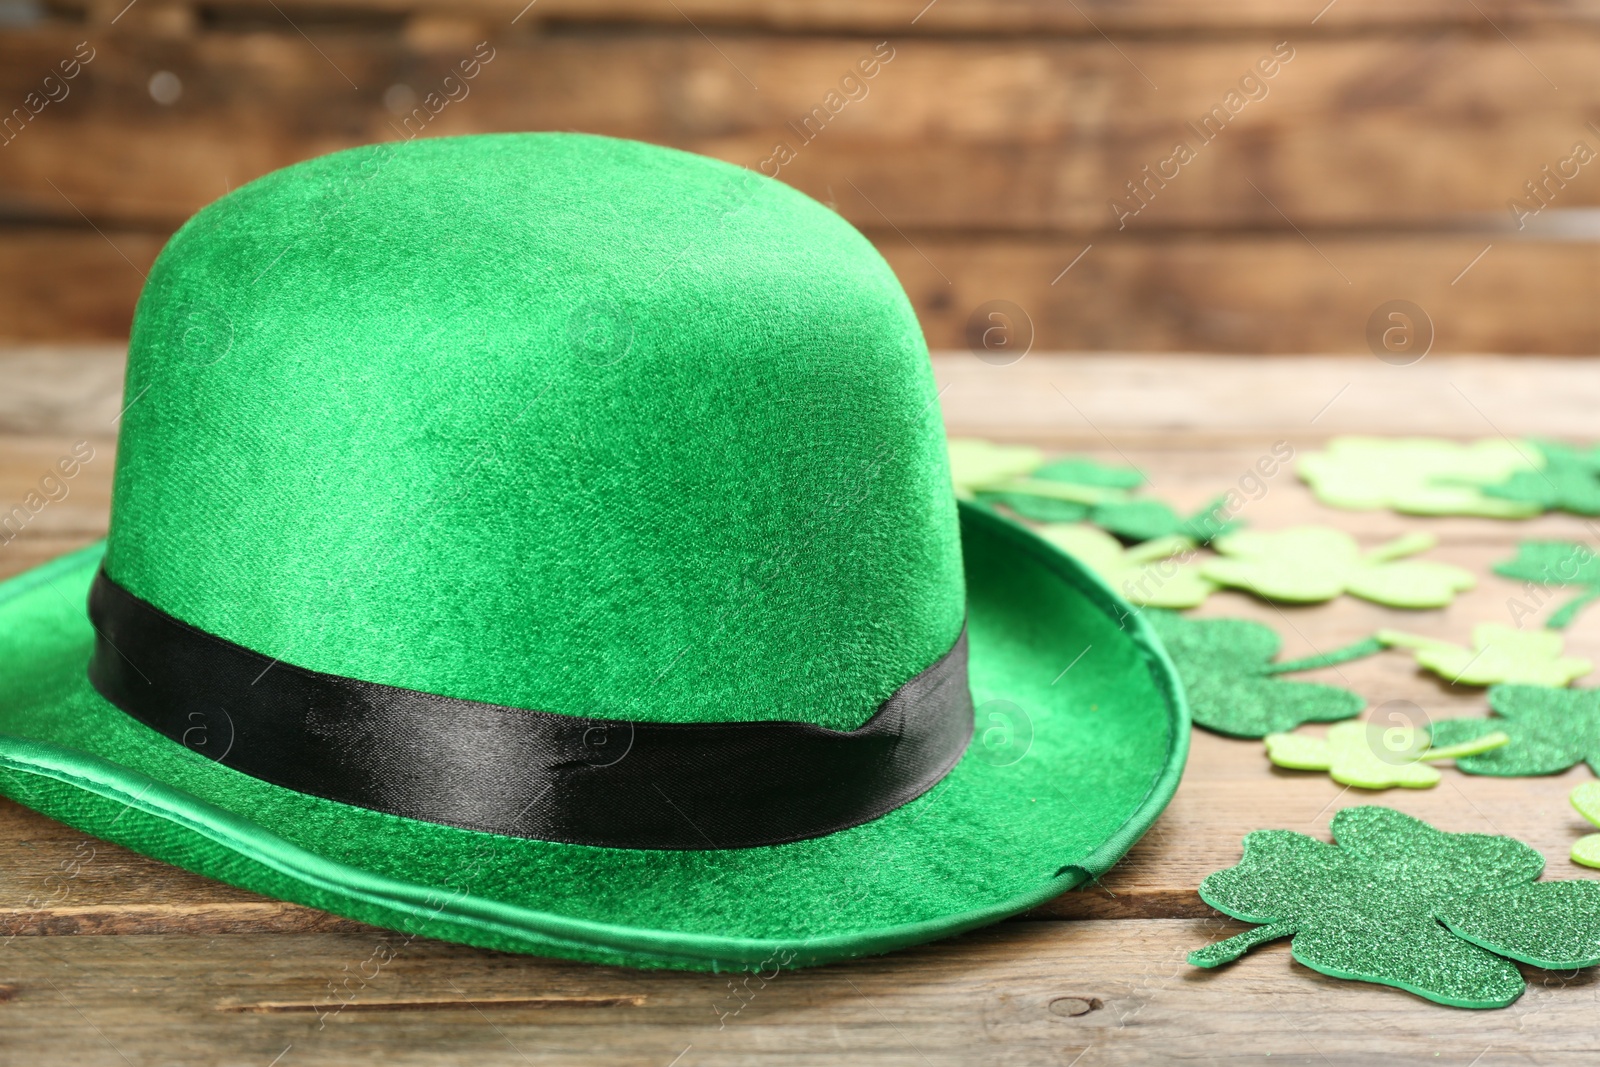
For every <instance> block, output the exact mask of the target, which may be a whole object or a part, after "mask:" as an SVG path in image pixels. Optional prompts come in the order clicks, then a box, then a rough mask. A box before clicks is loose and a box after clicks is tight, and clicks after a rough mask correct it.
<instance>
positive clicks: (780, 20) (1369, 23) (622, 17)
mask: <svg viewBox="0 0 1600 1067" xmlns="http://www.w3.org/2000/svg"><path fill="white" fill-rule="evenodd" d="M51 6H52V7H55V8H60V9H64V10H72V11H77V12H81V13H82V14H83V15H85V16H86V17H87V18H88V19H89V21H90V22H91V23H92V24H96V25H100V24H108V23H110V22H111V20H112V19H113V18H115V17H116V16H117V15H118V14H119V13H120V12H121V11H122V6H123V5H121V4H119V3H117V2H116V0H56V2H55V3H53V4H52V5H51ZM140 6H142V7H143V6H149V7H160V6H163V5H158V4H151V5H140ZM164 6H166V7H168V8H172V7H176V8H180V9H181V8H187V7H190V6H191V5H189V4H187V3H168V4H166V5H164ZM272 6H276V7H279V8H281V9H283V10H284V11H287V12H291V13H293V15H294V17H295V18H297V19H307V18H309V19H313V20H317V21H328V20H338V19H341V18H342V19H354V18H361V17H366V18H372V17H374V16H376V17H384V16H422V17H428V16H436V15H440V14H446V15H449V16H451V17H456V18H461V17H470V18H477V19H481V20H484V21H510V20H511V19H513V18H518V16H519V15H520V16H521V17H520V19H518V21H519V22H520V23H523V24H528V25H553V26H561V25H572V24H576V25H585V26H595V25H598V26H607V25H619V24H620V25H645V26H649V25H660V26H674V27H675V26H679V25H682V24H684V23H693V24H694V25H699V26H705V27H707V28H710V29H722V28H727V27H743V28H759V29H767V30H779V31H797V30H804V31H809V32H851V31H863V30H895V29H902V30H904V29H911V30H914V31H915V32H917V33H922V34H929V35H935V34H945V33H962V34H965V33H974V32H984V33H1016V34H1021V33H1036V32H1040V31H1044V32H1051V33H1069V34H1079V35H1084V36H1089V35H1094V34H1096V33H1097V32H1098V31H1099V30H1118V31H1122V32H1127V33H1135V34H1172V33H1179V32H1184V31H1187V30H1194V29H1207V30H1234V29H1241V28H1248V29H1259V28H1263V27H1266V28H1277V27H1283V26H1295V27H1300V26H1307V25H1312V24H1314V25H1317V26H1321V27H1323V28H1324V29H1332V30H1352V29H1354V30H1371V29H1375V28H1376V29H1384V28H1390V27H1396V26H1415V25H1439V26H1460V27H1470V28H1482V27H1486V26H1488V25H1490V24H1491V23H1493V24H1499V25H1507V26H1511V27H1515V28H1522V27H1525V26H1528V25H1530V24H1532V25H1539V24H1545V23H1558V24H1563V23H1567V24H1584V23H1588V22H1592V21H1593V20H1595V19H1596V18H1600V5H1597V4H1596V3H1594V0H1477V2H1476V3H1474V4H1473V5H1470V6H1464V5H1460V4H1456V3H1452V2H1451V0H1416V2H1413V3H1409V4H1405V5H1403V6H1402V5H1396V4H1390V3H1383V2H1382V0H1341V2H1340V3H1337V4H1333V5H1329V4H1327V2H1326V0H1290V2H1288V3H1285V2H1282V0H1197V2H1185V0H1076V2H1074V3H1072V4H1059V3H1054V2H1052V0H935V2H933V3H929V2H928V0H539V3H538V4H537V5H534V4H529V3H527V0H335V2H333V3H330V2H328V0H281V2H279V3H277V4H275V5H271V6H269V5H268V4H267V3H266V2H265V0H210V2H209V3H207V4H205V7H206V8H207V9H208V14H210V16H211V17H212V18H217V17H219V16H220V17H223V18H227V17H234V18H249V17H256V18H261V17H264V15H265V14H266V13H267V12H270V11H271V10H272ZM145 17H146V18H149V17H150V16H149V15H146V16H145ZM1313 20H1314V21H1313ZM165 21H166V22H167V23H168V24H171V23H172V22H173V21H175V20H174V19H172V17H171V16H170V15H168V16H166V17H165ZM1097 28H1098V29H1097Z"/></svg>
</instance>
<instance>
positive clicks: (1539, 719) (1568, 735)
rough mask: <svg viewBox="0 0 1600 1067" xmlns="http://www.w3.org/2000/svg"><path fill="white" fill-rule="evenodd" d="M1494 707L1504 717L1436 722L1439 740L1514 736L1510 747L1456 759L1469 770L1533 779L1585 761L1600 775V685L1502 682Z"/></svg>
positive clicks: (1451, 741) (1461, 767)
mask: <svg viewBox="0 0 1600 1067" xmlns="http://www.w3.org/2000/svg"><path fill="white" fill-rule="evenodd" d="M1489 706H1490V707H1491V708H1493V709H1494V711H1495V714H1496V715H1498V716H1499V718H1498V719H1445V720H1444V721H1442V722H1436V723H1434V724H1433V739H1434V741H1435V742H1438V743H1440V744H1445V745H1453V744H1457V743H1459V742H1462V741H1467V740H1470V739H1472V738H1474V737H1481V736H1482V735H1483V734H1485V733H1488V732H1489V731H1491V730H1500V731H1502V732H1504V733H1506V734H1509V735H1510V737H1511V743H1510V744H1508V745H1506V746H1505V747H1504V748H1497V749H1494V750H1493V751H1491V752H1485V753H1484V754H1483V755H1481V756H1472V757H1469V758H1467V759H1459V760H1456V767H1457V769H1459V770H1463V771H1466V772H1467V773H1468V774H1489V775H1494V776H1496V777H1500V778H1527V777H1532V776H1534V775H1540V774H1560V773H1561V772H1562V771H1565V770H1567V769H1569V768H1571V767H1575V766H1577V765H1578V764H1580V763H1588V764H1589V768H1590V770H1592V771H1594V772H1595V773H1596V774H1600V689H1551V688H1549V687H1548V686H1542V685H1497V686H1495V687H1494V688H1493V689H1491V690H1489Z"/></svg>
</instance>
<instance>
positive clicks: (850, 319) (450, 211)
mask: <svg viewBox="0 0 1600 1067" xmlns="http://www.w3.org/2000/svg"><path fill="white" fill-rule="evenodd" d="M125 402H126V403H128V404H129V406H128V408H127V411H126V413H125V414H124V417H123V424H122V430H121V439H120V442H119V455H118V465H117V475H116V484H115V490H114V496H113V509H112V531H111V538H110V546H109V549H108V553H107V560H106V568H107V572H108V573H109V574H110V575H111V576H112V577H113V578H114V579H116V580H117V581H118V582H119V583H120V584H122V585H123V586H125V587H126V588H128V589H129V590H130V591H131V592H133V593H134V594H135V595H137V596H139V597H141V598H143V599H145V600H147V601H149V602H151V603H153V604H154V605H156V606H157V607H159V608H161V609H162V610H163V611H166V612H168V613H169V614H171V615H174V616H176V617H177V618H179V619H182V620H183V621H185V622H187V623H190V624H191V625H193V626H196V627H199V628H200V629H203V630H206V631H208V632H210V633H213V634H216V635H218V636H221V637H224V638H226V639H228V640H230V641H233V642H235V643H237V644H240V645H243V646H245V647H246V648H249V649H252V650H254V651H256V652H259V653H262V654H263V655H266V656H270V657H274V658H278V659H281V660H283V661H284V662H285V663H289V664H294V665H297V666H301V667H305V668H308V669H311V670H317V671H323V672H327V673H331V674H338V675H345V676H350V677H355V678H360V679H363V680H366V681H372V682H380V683H384V684H388V685H395V686H403V687H406V688H410V689H418V690H422V691H425V692H431V693H439V694H443V695H448V696H455V697H461V698H465V699H471V700H479V701H488V702H493V703H498V704H507V705H511V706H516V707H528V708H537V709H540V710H545V711H553V712H559V713H565V714H572V715H580V716H593V717H606V718H623V719H635V720H641V721H665V722H693V721H699V722H714V721H753V720H766V719H787V720H796V721H804V722H815V723H818V724H820V725H825V726H830V727H833V728H836V729H851V728H853V727H855V726H857V725H859V724H860V723H861V722H863V721H865V719H866V718H868V717H869V716H870V715H871V714H872V712H873V711H874V710H875V709H876V708H877V706H878V705H879V704H880V703H881V702H882V701H883V700H884V699H886V698H887V697H888V696H889V695H890V694H892V693H893V692H894V691H895V690H896V689H897V688H899V686H900V685H902V684H903V683H904V682H905V681H907V680H908V679H909V678H910V677H912V676H913V675H915V674H916V673H918V672H919V671H921V670H922V669H924V668H926V667H927V666H928V665H929V664H931V663H933V662H934V661H935V660H936V659H938V658H939V656H941V655H942V654H943V653H944V652H946V651H947V650H948V649H949V648H950V647H951V645H952V643H953V642H954V641H955V638H956V636H957V634H958V632H959V631H960V628H961V624H962V617H963V610H964V609H963V603H964V600H963V593H962V575H961V558H960V543H959V534H958V527H957V520H956V513H955V505H954V500H953V498H952V494H951V491H950V482H949V471H948V466H947V461H946V459H945V452H944V438H943V430H942V427H941V425H940V421H939V410H938V406H937V397H936V394H935V390H934V386H933V381H932V375H931V371H930V368H929V365H928V362H927V354H926V348H925V346H924V344H923V341H922V336H921V332H920V330H919V328H918V326H917V322H916V319H915V317H914V315H913V313H912V311H911V308H910V306H909V303H908V302H907V300H906V298H905V295H904V293H903V292H902V290H901V289H900V286H899V284H898V283H897V282H896V280H895V279H894V277H893V275H892V273H891V272H890V271H889V269H888V267H887V265H886V264H885V263H884V262H883V260H882V258H881V257H879V256H878V254H877V253H876V251H874V250H873V249H872V247H871V246H870V244H868V242H867V241H866V240H865V239H864V238H863V237H861V235H860V234H858V233H857V232H856V231H855V230H854V229H852V228H851V227H850V226H849V225H848V224H847V223H845V222H844V221H843V220H842V219H840V218H839V217H838V216H837V215H835V214H833V213H832V212H830V211H828V210H827V209H825V208H823V207H822V206H821V205H819V204H817V203H815V202H814V201H812V200H810V199H809V198H807V197H805V196H804V195H802V194H800V193H798V192H796V191H794V190H792V189H790V188H788V187H787V186H784V185H782V184H780V183H778V182H776V181H772V180H770V179H766V178H763V177H759V176H757V175H754V174H752V173H751V172H749V171H746V170H743V169H741V168H737V167H732V166H729V165H727V164H723V163H718V162H716V161H713V160H708V159H704V158H701V157H697V156H692V155H688V154H685V153H681V152H676V151H672V150H669V149H663V148H657V147H652V146H648V145H642V144H638V143H634V142H626V141H615V140H610V139H605V138H597V137H588V136H582V135H567V134H510V135H491V136H480V137H464V138H445V139H436V140H427V141H414V142H409V143H404V144H398V145H383V146H375V147H370V148H364V149H355V150H351V151H347V152H340V153H337V154H334V155H332V156H325V157H322V158H320V159H316V160H312V161H309V162H307V163H303V164H299V165H296V166H294V167H290V168H287V169H285V170H282V171H278V172H275V173H273V174H270V175H267V176H266V177H264V178H262V179H260V180H258V181H255V182H252V183H250V184H249V185H246V186H243V187H241V188H240V189H238V190H236V191H234V192H233V193H231V194H229V195H228V196H227V197H224V198H223V199H222V200H220V201H217V202H216V203H214V204H212V205H211V206H209V207H207V208H206V209H204V210H203V211H201V212H200V213H199V214H197V215H196V216H195V217H194V218H193V219H191V220H190V221H189V222H188V223H187V224H186V225H185V226H184V227H183V229H182V230H180V231H179V233H178V234H177V235H176V236H175V237H174V238H173V239H172V241H171V242H170V243H169V245H168V246H167V248H166V249H165V250H164V251H163V252H162V254H161V256H160V257H159V259H158V260H157V262H156V265H155V267H154V268H153V269H152V271H151V274H150V278H149V282H148V284H147V286H146V289H145V292H144V294H143V295H142V297H141V299H140V304H139V308H138V312H137V314H136V317H135V322H134V328H133V334H132V341H131V347H130V352H129V369H128V383H127V390H126V401H125ZM286 713H287V714H293V710H292V709H286Z"/></svg>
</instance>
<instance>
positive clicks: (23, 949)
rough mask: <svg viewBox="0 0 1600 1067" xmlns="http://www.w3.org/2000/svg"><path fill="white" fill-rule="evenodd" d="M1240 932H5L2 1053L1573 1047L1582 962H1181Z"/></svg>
mask: <svg viewBox="0 0 1600 1067" xmlns="http://www.w3.org/2000/svg"><path fill="white" fill-rule="evenodd" d="M1238 929H1239V926H1238V924H1234V923H1230V922H1224V921H1222V920H1218V919H1210V920H1166V921H1147V922H1138V923H1127V922H1080V923H1011V924H1006V925H1004V926H1001V927H998V928H991V929H988V930H983V931H978V932H976V933H973V934H969V935H967V936H964V937H961V938H958V939H955V940H952V941H948V942H944V943H941V944H936V945H929V946H924V947H921V948H917V949H912V950H909V951H906V952H902V953H898V954H896V955H893V956H889V957H883V958H878V959H869V960H862V961H858V962H854V963H850V964H842V965H835V966H830V967H823V968H818V969H814V970H806V971H799V972H793V973H784V974H780V975H778V976H777V977H775V978H773V979H772V980H771V981H767V982H763V981H762V980H761V979H760V978H751V979H749V980H748V984H746V979H745V977H744V976H740V975H735V976H729V975H726V974H723V975H712V974H704V975H700V974H681V973H673V972H640V971H627V970H621V969H615V968H597V967H585V966H581V965H574V964H565V963H559V962H552V961H542V960H536V959H531V958H526V957H515V956H507V955H501V954H495V953H483V952H476V951H473V950H470V949H464V948H459V947H455V946H450V945H444V944H439V943H435V942H427V941H420V940H419V941H412V942H410V943H404V941H403V939H400V938H398V937H396V936H394V935H387V936H383V935H376V934H372V933H329V934H320V935H289V936H284V935H276V936H273V935H259V936H251V935H238V936H228V937H216V938H195V937H177V936H151V937H139V938H52V939H44V938H21V939H17V940H15V941H12V942H11V943H9V944H8V945H6V946H5V947H4V948H3V950H0V976H3V978H4V981H5V983H6V985H7V986H9V987H10V989H11V993H10V997H9V999H7V1000H5V1002H4V1003H0V1020H3V1022H0V1025H3V1026H4V1027H5V1030H6V1049H5V1052H6V1056H7V1062H11V1063H18V1064H21V1063H53V1064H63V1065H70V1067H76V1065H79V1064H90V1063H92V1064H102V1063H118V1064H120V1063H123V1062H124V1060H126V1062H128V1063H158V1062H159V1063H162V1064H172V1065H174V1067H187V1065H191V1064H192V1065H201V1064H204V1065H210V1064H215V1063H222V1062H227V1063H256V1064H262V1065H265V1064H268V1063H270V1062H272V1061H273V1060H274V1057H281V1059H280V1061H279V1062H281V1063H282V1064H285V1065H287V1064H307V1065H314V1064H343V1063H352V1062H362V1063H367V1062H381V1063H386V1064H397V1065H407V1067H409V1065H423V1064H430V1065H431V1064H445V1063H451V1064H455V1063H464V1062H470V1063H474V1064H478V1063H482V1064H486V1065H487V1064H522V1063H528V1062H538V1063H559V1064H590V1063H594V1064H599V1063H604V1064H607V1065H617V1067H633V1065H640V1067H663V1065H667V1064H678V1065H695V1067H715V1065H733V1064H741V1065H742V1064H749V1063H760V1064H770V1065H774V1067H784V1065H794V1067H800V1065H806V1067H809V1065H813V1064H817V1063H823V1062H828V1063H833V1062H842V1063H852V1064H873V1065H880V1064H881V1065H885V1067H888V1065H895V1067H898V1065H905V1067H943V1065H946V1064H949V1065H960V1067H969V1065H987V1067H1023V1065H1028V1067H1035V1065H1041V1064H1056V1065H1059V1067H1069V1065H1071V1064H1074V1063H1079V1062H1081V1063H1084V1064H1108V1065H1122V1064H1144V1063H1151V1062H1174V1061H1181V1062H1186V1063H1200V1064H1224V1063H1233V1062H1238V1059H1239V1058H1240V1057H1241V1056H1251V1057H1257V1056H1259V1057H1261V1058H1262V1059H1263V1061H1265V1060H1266V1058H1268V1057H1270V1059H1271V1061H1272V1062H1274V1063H1276V1062H1280V1061H1287V1062H1290V1063H1309V1064H1325V1065H1327V1067H1345V1065H1361V1067H1366V1065H1367V1064H1371V1063H1373V1062H1377V1061H1379V1060H1384V1061H1389V1060H1402V1059H1403V1060H1406V1061H1410V1060H1417V1061H1424V1060H1425V1061H1426V1062H1429V1063H1434V1062H1437V1063H1443V1064H1455V1065H1459V1067H1466V1065H1467V1064H1469V1063H1472V1062H1474V1057H1478V1060H1477V1062H1478V1063H1479V1064H1480V1065H1486V1067H1499V1065H1502V1064H1510V1063H1517V1064H1530V1065H1577V1064H1582V1063H1589V1062H1592V1058H1593V1055H1594V1051H1593V1050H1594V1047H1595V1038H1594V1025H1593V1019H1594V1003H1595V989H1596V979H1595V978H1594V976H1593V974H1592V973H1591V972H1583V973H1581V974H1578V975H1567V974H1552V973H1549V972H1544V971H1537V970H1531V969H1530V970H1528V971H1526V972H1525V973H1526V976H1527V978H1528V981H1529V988H1528V992H1527V993H1526V994H1525V995H1524V997H1523V998H1522V999H1521V1000H1520V1001H1518V1002H1517V1003H1516V1004H1514V1005H1513V1006H1512V1007H1510V1008H1508V1009H1505V1010H1503V1011H1485V1012H1460V1011H1456V1012H1452V1011H1449V1010H1448V1009H1444V1008H1440V1007H1438V1006H1437V1005H1433V1004H1428V1003H1426V1002H1424V1001H1421V1000H1420V999H1418V998H1416V997H1413V996H1411V995H1409V994H1406V993H1403V992H1401V991H1399V990H1395V989H1388V988H1383V987H1378V986H1372V985H1364V984H1357V983H1344V982H1339V981H1338V980H1336V979H1331V978H1327V977H1324V976H1322V975H1319V974H1316V973H1315V972H1312V971H1310V970H1308V969H1307V968H1305V967H1302V966H1300V965H1299V964H1296V963H1294V962H1292V961H1291V960H1290V958H1289V954H1288V952H1287V950H1286V947H1285V946H1284V945H1283V944H1281V943H1280V944H1277V945H1271V946H1266V947H1264V948H1261V949H1257V950H1256V951H1255V952H1253V953H1251V954H1250V955H1249V956H1247V957H1246V958H1244V959H1243V960H1241V961H1239V962H1238V963H1236V964H1233V965H1231V966H1229V967H1227V968H1225V969H1222V970H1218V971H1209V972H1202V971H1198V970H1196V969H1194V968H1190V967H1188V966H1187V965H1186V964H1185V963H1184V960H1183V957H1184V955H1185V953H1187V952H1188V951H1189V950H1191V949H1193V948H1196V947H1198V946H1201V945H1204V944H1206V943H1208V942H1209V941H1211V940H1214V939H1216V938H1218V937H1221V936H1224V935H1227V934H1231V933H1233V932H1236V931H1237V930H1238ZM391 957H392V958H391ZM343 1003H348V1005H349V1006H348V1007H346V1008H344V1010H340V1011H337V1012H334V1011H333V1009H334V1008H335V1007H338V1006H339V1005H341V1004H343ZM463 1005H465V1007H464V1006H463ZM735 1009H737V1014H734V1012H735ZM675 1057H676V1059H675Z"/></svg>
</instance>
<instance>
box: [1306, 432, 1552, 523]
mask: <svg viewBox="0 0 1600 1067" xmlns="http://www.w3.org/2000/svg"><path fill="white" fill-rule="evenodd" d="M1538 462H1539V455H1538V452H1537V450H1536V449H1534V448H1531V447H1528V446H1526V445H1519V444H1518V443H1516V442H1512V441H1505V440H1499V439H1492V440H1488V441H1478V442H1475V443H1473V444H1469V445H1463V444H1457V443H1456V442H1454V441H1441V440H1436V439H1434V438H1425V437H1410V438H1386V437H1335V438H1334V439H1333V440H1331V441H1329V442H1328V448H1327V451H1325V452H1313V453H1310V454H1309V455H1306V456H1302V457H1301V459H1300V465H1299V473H1300V477H1301V478H1303V479H1304V480H1305V481H1306V482H1307V483H1309V484H1310V486H1311V490H1312V492H1314V493H1315V494H1316V496H1317V499H1318V500H1321V501H1322V502H1323V503H1324V504H1327V505H1329V506H1331V507H1336V508H1346V509H1350V510H1355V511H1372V510H1376V509H1378V508H1393V509H1394V510H1395V511H1401V512H1405V513H1407V514H1411V515H1479V516H1483V517H1485V518H1491V519H1520V518H1527V517H1528V516H1530V515H1536V514H1538V513H1539V507H1538V506H1537V505H1535V504H1530V503H1526V502H1523V501H1516V500H1507V499H1497V498H1495V497H1490V496H1485V495H1484V494H1483V492H1481V491H1480V490H1479V488H1478V487H1479V486H1485V485H1497V484H1499V483H1502V482H1505V481H1506V480H1507V479H1508V478H1510V477H1512V476H1513V475H1515V474H1517V473H1519V472H1528V471H1531V470H1533V469H1535V468H1536V467H1537V466H1538Z"/></svg>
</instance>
